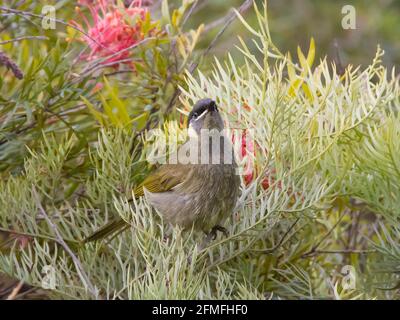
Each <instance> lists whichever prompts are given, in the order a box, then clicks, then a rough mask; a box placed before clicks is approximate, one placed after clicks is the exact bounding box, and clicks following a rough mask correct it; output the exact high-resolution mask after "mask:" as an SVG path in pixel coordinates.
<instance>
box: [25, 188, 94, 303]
mask: <svg viewBox="0 0 400 320" xmlns="http://www.w3.org/2000/svg"><path fill="white" fill-rule="evenodd" d="M32 193H33V196H34V198H35V201H36V205H37V207H38V209H39V210H40V212H41V213H42V215H43V216H44V218H45V219H46V221H47V223H48V225H49V227H50V228H51V229H52V230H53V231H54V233H55V235H56V237H57V242H58V243H59V244H60V245H61V246H62V247H63V248H64V250H65V251H66V252H67V253H68V254H69V255H70V257H71V258H72V261H73V262H74V265H75V268H76V270H77V272H78V275H79V277H80V279H81V281H82V283H83V284H84V285H85V288H86V289H87V290H89V292H90V293H91V294H92V295H93V296H94V297H95V298H96V299H97V298H98V290H97V289H96V287H95V286H94V285H93V284H92V283H91V281H90V279H89V276H88V275H87V274H86V272H85V269H84V268H83V266H82V264H81V262H80V261H79V259H78V258H77V257H76V255H75V254H74V253H73V252H72V250H71V249H70V247H68V245H67V243H66V242H65V241H64V239H63V237H62V236H61V234H60V231H59V230H58V228H57V226H56V225H55V224H54V223H53V221H51V219H50V218H49V216H48V215H47V213H46V211H45V210H44V208H43V206H42V204H41V203H40V199H39V195H38V194H37V192H36V189H35V188H34V187H33V188H32Z"/></svg>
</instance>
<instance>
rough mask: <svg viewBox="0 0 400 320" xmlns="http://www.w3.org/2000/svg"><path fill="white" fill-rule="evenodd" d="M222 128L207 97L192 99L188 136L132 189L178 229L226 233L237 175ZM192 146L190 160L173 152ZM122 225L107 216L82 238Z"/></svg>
mask: <svg viewBox="0 0 400 320" xmlns="http://www.w3.org/2000/svg"><path fill="white" fill-rule="evenodd" d="M223 129H224V124H223V120H222V117H221V115H220V113H219V110H218V108H217V105H216V103H215V102H214V101H213V100H211V99H202V100H200V101H198V102H197V103H196V104H195V105H194V107H193V110H192V111H191V112H190V114H189V119H188V136H189V138H188V140H187V141H186V142H185V143H184V144H183V145H182V146H180V148H179V149H178V152H177V154H178V159H177V162H176V163H175V164H164V165H162V166H160V167H159V168H158V169H157V170H156V171H155V172H153V173H152V174H150V176H148V177H147V178H146V179H145V180H144V181H143V183H141V184H140V185H139V186H138V187H136V188H135V189H134V195H135V197H141V196H145V197H146V200H147V201H148V202H149V203H150V204H151V205H152V206H153V207H154V208H155V209H156V210H157V211H158V212H159V213H160V215H161V216H162V217H163V220H164V221H166V222H169V223H171V224H173V225H178V226H180V227H182V228H183V229H191V228H192V227H193V228H194V229H195V230H201V231H204V232H205V233H207V234H209V235H210V234H212V236H213V237H215V235H216V232H217V231H223V232H226V230H225V229H224V228H223V227H221V224H222V223H223V222H224V220H225V219H226V218H227V217H228V216H229V215H230V214H231V213H232V211H233V209H234V207H235V205H236V201H237V198H238V196H239V187H240V178H239V176H238V175H237V172H236V167H237V166H236V163H235V160H234V156H233V148H232V145H231V143H230V141H229V139H228V137H227V136H226V135H225V134H224V132H223ZM204 137H205V138H204ZM216 143H219V147H218V146H216V145H215V144H216ZM193 146H194V147H198V149H197V150H198V152H197V153H194V156H193V155H192V158H191V162H190V163H188V161H187V159H186V158H185V159H184V160H183V159H181V158H180V157H179V154H180V151H182V150H183V148H184V149H185V150H186V149H187V150H189V149H190V148H188V147H193ZM190 150H193V149H190ZM193 160H194V161H193ZM125 228H127V223H126V222H125V221H124V220H122V219H121V218H118V219H116V220H112V221H111V222H109V223H108V224H107V225H105V226H104V227H102V228H100V229H99V230H98V231H96V232H95V233H94V234H92V235H91V236H89V237H88V238H86V239H85V240H84V242H90V241H94V240H98V239H103V238H105V237H107V236H110V235H115V234H116V233H118V232H120V231H122V230H124V229H125Z"/></svg>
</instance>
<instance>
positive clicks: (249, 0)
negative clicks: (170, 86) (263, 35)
mask: <svg viewBox="0 0 400 320" xmlns="http://www.w3.org/2000/svg"><path fill="white" fill-rule="evenodd" d="M252 3H253V0H246V1H244V2H243V3H242V5H241V6H240V7H239V9H238V12H239V13H243V12H244V11H246V10H247V9H248V8H249V7H250V5H251V4H252ZM236 17H237V16H236V14H235V12H234V11H233V10H232V11H231V12H230V13H229V14H228V15H227V16H226V17H225V18H224V20H223V21H225V24H224V26H223V27H222V28H221V30H219V32H218V33H217V35H216V36H215V37H214V39H213V40H212V41H211V42H210V44H209V45H208V47H207V48H206V49H205V50H204V51H203V52H202V53H201V54H200V55H199V56H200V58H201V57H204V56H206V55H207V54H208V53H209V52H210V51H211V49H212V48H213V47H214V46H215V44H216V43H217V41H218V40H219V38H220V37H221V36H222V34H223V33H224V32H225V30H226V29H227V28H228V27H229V25H230V24H231V23H232V22H233V21H234V20H235V19H236ZM198 66H199V60H198V61H196V62H193V63H192V64H191V65H190V66H189V68H188V71H189V73H191V74H193V72H194V71H195V70H196V69H197V67H198ZM180 94H181V90H180V89H179V88H176V90H175V92H174V94H173V95H172V98H171V100H170V102H169V104H168V107H167V110H166V113H168V112H169V111H171V109H172V107H173V105H174V104H175V101H176V99H177V98H178V97H179V96H180Z"/></svg>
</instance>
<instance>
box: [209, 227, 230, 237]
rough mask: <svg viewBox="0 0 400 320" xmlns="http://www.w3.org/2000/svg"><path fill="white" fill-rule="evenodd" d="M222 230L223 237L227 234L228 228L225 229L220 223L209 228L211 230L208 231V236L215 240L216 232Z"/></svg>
mask: <svg viewBox="0 0 400 320" xmlns="http://www.w3.org/2000/svg"><path fill="white" fill-rule="evenodd" d="M218 231H219V232H222V233H223V234H224V236H225V237H228V236H229V233H228V230H226V229H225V228H224V227H222V226H220V225H216V226H214V227H213V228H212V229H211V232H210V233H209V236H210V237H211V239H212V240H215V239H216V238H217V233H218Z"/></svg>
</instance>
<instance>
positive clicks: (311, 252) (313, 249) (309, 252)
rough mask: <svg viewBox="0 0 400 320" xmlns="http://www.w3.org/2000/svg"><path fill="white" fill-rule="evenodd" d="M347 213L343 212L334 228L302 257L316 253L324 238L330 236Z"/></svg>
mask: <svg viewBox="0 0 400 320" xmlns="http://www.w3.org/2000/svg"><path fill="white" fill-rule="evenodd" d="M345 214H346V213H345V212H343V213H342V214H341V215H340V217H339V219H338V221H336V223H335V224H334V225H333V226H332V228H331V229H330V230H329V231H328V232H327V233H326V234H325V235H324V236H323V237H322V239H321V240H320V241H318V242H317V243H316V244H315V245H314V246H313V247H312V248H311V249H310V250H309V251H307V252H306V253H304V254H303V255H302V256H301V257H302V258H306V257H309V256H313V255H315V253H316V252H318V250H317V249H318V247H319V246H320V245H321V243H322V242H324V240H325V239H326V238H328V237H329V235H330V234H331V233H332V232H333V230H335V228H336V227H337V226H338V224H339V223H340V221H342V219H343V217H344V215H345ZM319 252H321V251H319Z"/></svg>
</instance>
